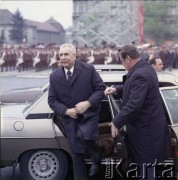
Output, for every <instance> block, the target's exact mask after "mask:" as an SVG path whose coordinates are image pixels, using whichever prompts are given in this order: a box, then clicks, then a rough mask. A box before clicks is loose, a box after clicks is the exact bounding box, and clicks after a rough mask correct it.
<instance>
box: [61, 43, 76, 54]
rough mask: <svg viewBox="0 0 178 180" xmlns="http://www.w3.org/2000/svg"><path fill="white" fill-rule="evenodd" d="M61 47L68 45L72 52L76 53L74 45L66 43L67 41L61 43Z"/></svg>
mask: <svg viewBox="0 0 178 180" xmlns="http://www.w3.org/2000/svg"><path fill="white" fill-rule="evenodd" d="M63 47H69V48H70V49H71V51H72V52H73V53H74V54H76V53H77V50H76V48H75V46H74V45H72V44H68V43H66V44H62V45H60V48H63Z"/></svg>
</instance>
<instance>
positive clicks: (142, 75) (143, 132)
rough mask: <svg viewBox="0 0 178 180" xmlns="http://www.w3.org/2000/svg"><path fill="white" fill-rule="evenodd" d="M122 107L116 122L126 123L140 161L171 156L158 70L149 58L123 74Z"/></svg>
mask: <svg viewBox="0 0 178 180" xmlns="http://www.w3.org/2000/svg"><path fill="white" fill-rule="evenodd" d="M117 91H118V94H119V93H120V92H121V91H122V103H123V108H122V111H121V113H120V114H119V115H117V116H116V117H115V118H114V119H113V122H114V124H115V125H116V126H117V127H118V128H121V127H122V126H123V125H126V128H127V133H128V141H129V147H130V155H131V158H132V161H134V162H137V163H146V162H154V161H155V160H156V159H157V160H158V161H162V160H164V159H166V158H168V157H169V155H170V149H169V147H170V146H169V145H170V144H169V135H168V125H167V121H166V117H165V113H164V109H163V106H162V100H161V96H160V92H159V85H158V78H157V75H156V73H155V70H154V69H153V68H152V67H151V66H150V64H148V63H147V62H146V61H143V60H141V61H139V62H138V63H137V64H136V65H135V66H134V67H133V68H132V70H131V71H129V73H128V74H127V75H126V76H125V77H124V85H123V89H122V87H119V86H118V87H117Z"/></svg>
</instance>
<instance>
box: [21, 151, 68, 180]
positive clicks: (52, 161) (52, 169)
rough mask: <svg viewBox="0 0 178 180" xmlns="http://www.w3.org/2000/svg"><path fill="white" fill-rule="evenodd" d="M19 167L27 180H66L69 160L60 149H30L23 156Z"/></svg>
mask: <svg viewBox="0 0 178 180" xmlns="http://www.w3.org/2000/svg"><path fill="white" fill-rule="evenodd" d="M19 167H20V173H21V175H22V177H23V179H25V180H59V179H60V180H64V179H65V177H66V174H67V171H68V160H67V157H66V155H65V153H64V152H62V151H60V150H51V151H48V150H40V151H30V152H27V153H25V154H24V155H23V156H22V157H21V160H20V165H19Z"/></svg>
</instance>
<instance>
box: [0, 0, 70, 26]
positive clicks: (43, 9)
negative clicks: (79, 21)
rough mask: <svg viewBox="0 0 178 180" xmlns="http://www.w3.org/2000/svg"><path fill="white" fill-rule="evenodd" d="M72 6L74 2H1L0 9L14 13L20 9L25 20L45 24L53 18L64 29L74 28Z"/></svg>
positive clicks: (14, 0) (59, 0) (23, 0)
mask: <svg viewBox="0 0 178 180" xmlns="http://www.w3.org/2000/svg"><path fill="white" fill-rule="evenodd" d="M72 6H73V2H72V0H55V1H53V0H48V1H47V0H46V1H43V0H41V1H36V0H31V1H26V0H20V1H16V0H10V1H8V0H0V9H8V10H9V11H10V12H12V13H14V12H15V11H16V10H17V9H19V11H20V12H21V14H22V16H23V18H24V19H30V20H34V21H39V22H44V21H46V20H48V19H49V18H50V17H51V16H53V17H54V19H55V20H57V21H58V22H60V23H61V24H62V26H63V27H64V28H68V27H69V26H72V12H73V7H72Z"/></svg>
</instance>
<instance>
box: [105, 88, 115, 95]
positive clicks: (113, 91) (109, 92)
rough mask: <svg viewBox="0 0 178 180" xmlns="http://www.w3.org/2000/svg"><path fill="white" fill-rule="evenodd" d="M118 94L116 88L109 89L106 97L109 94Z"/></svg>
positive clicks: (106, 90) (106, 91)
mask: <svg viewBox="0 0 178 180" xmlns="http://www.w3.org/2000/svg"><path fill="white" fill-rule="evenodd" d="M114 93H116V88H114V87H107V88H106V89H105V91H104V94H105V96H107V95H108V94H114Z"/></svg>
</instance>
